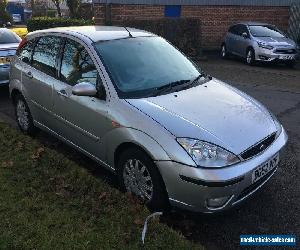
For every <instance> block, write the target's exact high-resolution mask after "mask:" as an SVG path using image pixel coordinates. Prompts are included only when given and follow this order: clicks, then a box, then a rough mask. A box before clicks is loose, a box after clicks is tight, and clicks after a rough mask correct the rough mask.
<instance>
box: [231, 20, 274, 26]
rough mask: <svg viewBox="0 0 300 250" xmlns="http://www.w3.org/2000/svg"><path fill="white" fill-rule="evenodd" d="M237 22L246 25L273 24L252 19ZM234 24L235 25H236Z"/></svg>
mask: <svg viewBox="0 0 300 250" xmlns="http://www.w3.org/2000/svg"><path fill="white" fill-rule="evenodd" d="M236 24H244V25H249V26H251V25H272V24H269V23H261V22H252V21H248V22H238V23H236ZM236 24H234V25H236Z"/></svg>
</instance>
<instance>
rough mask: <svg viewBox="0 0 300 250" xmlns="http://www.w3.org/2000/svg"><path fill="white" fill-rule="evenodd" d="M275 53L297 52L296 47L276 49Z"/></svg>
mask: <svg viewBox="0 0 300 250" xmlns="http://www.w3.org/2000/svg"><path fill="white" fill-rule="evenodd" d="M275 53H277V54H296V50H295V49H276V50H275Z"/></svg>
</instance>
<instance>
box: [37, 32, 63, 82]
mask: <svg viewBox="0 0 300 250" xmlns="http://www.w3.org/2000/svg"><path fill="white" fill-rule="evenodd" d="M60 44H61V38H59V37H54V36H44V37H41V38H40V39H39V41H38V42H37V44H36V46H35V48H34V53H33V57H32V66H33V67H35V68H36V69H38V70H40V71H42V72H44V73H46V74H47V75H49V76H52V77H55V76H56V58H57V55H58V53H59V50H60Z"/></svg>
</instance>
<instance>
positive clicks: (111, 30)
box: [30, 26, 154, 42]
mask: <svg viewBox="0 0 300 250" xmlns="http://www.w3.org/2000/svg"><path fill="white" fill-rule="evenodd" d="M128 31H129V32H130V34H131V35H132V36H133V37H140V36H153V35H154V34H152V33H150V32H147V31H144V30H138V29H134V28H127V29H126V28H124V27H116V26H76V27H59V28H51V29H45V30H37V31H34V32H31V33H30V36H34V35H37V34H41V33H64V34H70V35H75V36H78V35H82V36H84V37H86V38H89V39H90V40H92V41H93V42H97V41H107V40H115V39H122V38H126V37H129V32H128Z"/></svg>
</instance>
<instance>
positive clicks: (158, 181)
mask: <svg viewBox="0 0 300 250" xmlns="http://www.w3.org/2000/svg"><path fill="white" fill-rule="evenodd" d="M118 177H119V182H120V185H121V188H122V189H123V190H124V191H127V192H129V193H131V194H133V195H135V196H137V197H138V198H139V199H141V200H142V201H143V202H145V204H146V205H147V206H148V208H149V209H150V210H152V211H167V210H168V209H169V202H168V195H167V192H166V189H165V185H164V182H163V180H162V177H161V175H160V173H159V171H158V169H157V167H156V166H155V164H154V162H153V161H152V159H151V158H150V157H149V156H148V155H147V154H145V153H144V152H143V151H142V150H140V149H138V148H129V149H127V150H125V151H123V152H122V153H121V155H120V157H119V161H118Z"/></svg>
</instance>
